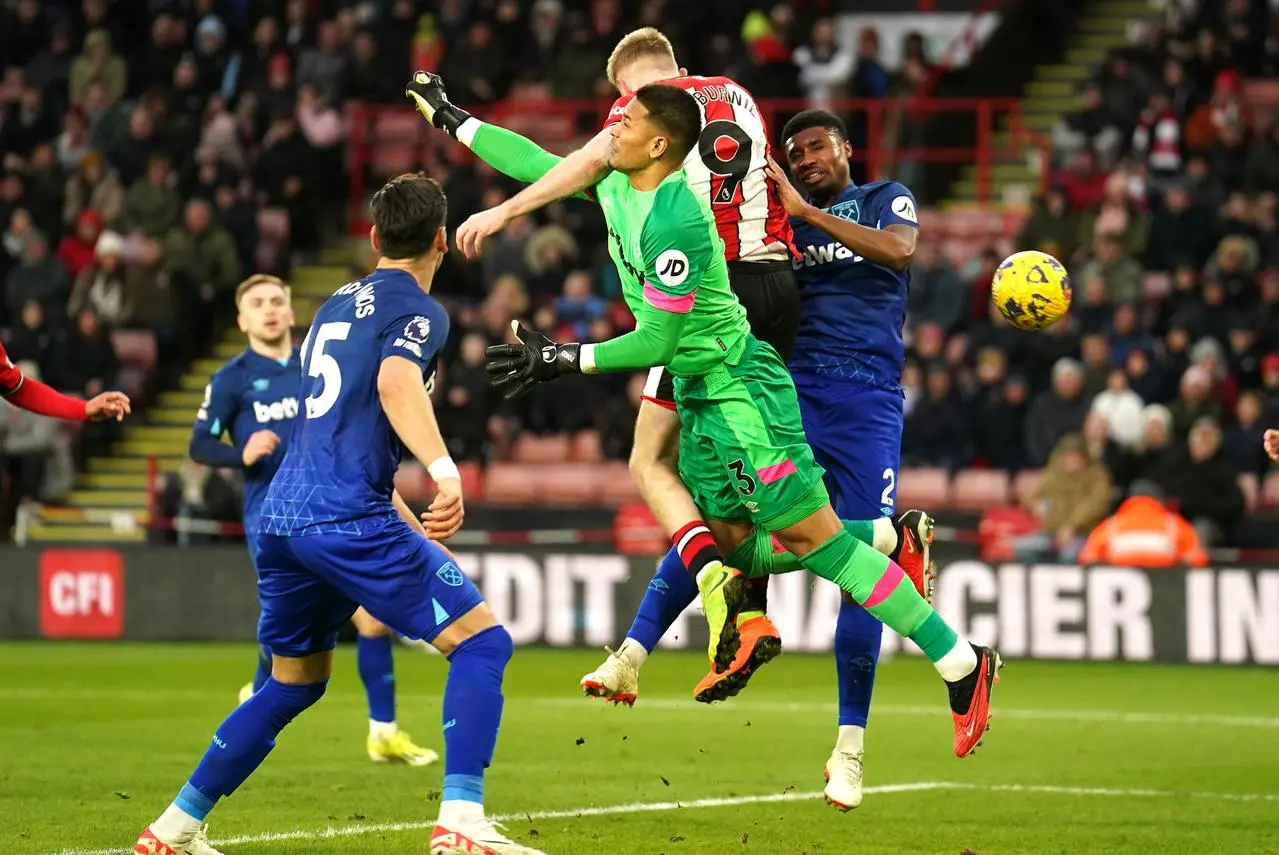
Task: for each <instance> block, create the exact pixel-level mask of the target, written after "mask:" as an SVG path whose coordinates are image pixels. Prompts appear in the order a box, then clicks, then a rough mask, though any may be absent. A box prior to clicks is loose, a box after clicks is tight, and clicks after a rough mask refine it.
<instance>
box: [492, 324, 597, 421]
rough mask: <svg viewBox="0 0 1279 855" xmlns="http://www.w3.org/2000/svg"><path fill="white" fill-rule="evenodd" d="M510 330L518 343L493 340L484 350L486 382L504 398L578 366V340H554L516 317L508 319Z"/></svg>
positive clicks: (579, 366)
mask: <svg viewBox="0 0 1279 855" xmlns="http://www.w3.org/2000/svg"><path fill="white" fill-rule="evenodd" d="M511 330H512V332H514V333H515V338H516V340H517V341H518V342H519V344H495V345H493V346H492V347H490V348H488V349H487V350H486V351H484V355H485V357H486V361H485V363H484V367H485V368H486V369H488V373H489V385H490V386H492V387H493V388H495V389H499V390H501V392H502V395H503V397H505V398H506V399H507V400H508V401H510V400H513V399H515V398H518V397H519V396H520V395H523V394H524V393H525V392H527V391H528V390H529V389H532V388H533V387H534V386H536V385H537V384H538V383H545V382H546V381H547V380H554V379H555V378H556V377H559V376H560V375H561V374H570V373H575V372H580V371H581V370H582V367H581V364H580V358H581V350H582V346H581V345H580V344H556V343H555V342H553V341H551V340H550V339H549V338H547V337H546V336H544V335H542V334H541V333H540V332H538V331H537V330H531V329H528V328H527V327H525V326H524V325H523V324H521V323H520V322H519V321H511Z"/></svg>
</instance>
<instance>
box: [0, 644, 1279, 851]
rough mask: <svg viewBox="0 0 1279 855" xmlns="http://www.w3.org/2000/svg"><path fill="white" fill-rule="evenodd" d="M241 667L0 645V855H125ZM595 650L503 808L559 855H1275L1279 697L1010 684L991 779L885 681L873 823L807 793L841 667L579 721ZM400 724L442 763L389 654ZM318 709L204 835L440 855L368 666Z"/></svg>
mask: <svg viewBox="0 0 1279 855" xmlns="http://www.w3.org/2000/svg"><path fill="white" fill-rule="evenodd" d="M253 656H254V651H253V648H252V647H249V646H247V645H226V646H221V645H218V646H211V645H204V646H196V645H163V646H161V645H101V646H97V645H84V644H50V643H28V644H7V645H0V701H2V703H0V853H3V855H18V853H24V855H50V853H55V852H59V853H60V852H64V851H65V852H66V853H67V854H68V855H87V853H90V852H92V853H94V855H108V853H114V852H120V853H125V852H128V851H129V850H130V847H131V846H132V844H133V841H134V840H135V839H136V836H137V834H138V832H139V831H140V830H141V829H142V828H143V827H144V826H145V825H146V824H147V823H148V822H149V821H150V820H151V819H153V818H154V817H155V816H156V815H157V814H158V813H159V811H160V810H161V809H163V808H164V806H165V805H167V804H168V802H169V800H170V799H171V798H172V797H173V795H174V793H175V792H176V791H177V789H178V787H179V786H180V785H181V784H182V782H183V781H184V780H185V778H186V776H187V774H188V773H189V772H190V770H191V768H192V767H193V765H194V763H195V761H196V760H197V758H198V757H199V755H200V753H201V752H202V751H203V750H204V749H205V747H206V746H207V744H208V740H209V737H210V735H211V734H212V731H213V729H214V728H215V727H216V725H217V724H218V722H219V721H220V720H221V719H222V718H223V717H224V716H225V715H226V713H227V712H228V711H229V710H230V709H231V706H232V704H233V703H234V701H235V694H236V690H237V689H238V688H239V686H240V685H241V684H242V683H243V682H244V681H245V680H247V679H248V677H249V675H250V672H251V670H252V668H253ZM599 657H600V654H598V653H596V652H592V651H552V650H521V651H518V652H517V653H516V657H515V659H514V660H513V662H512V663H511V667H510V669H509V670H508V672H507V694H506V711H505V718H504V721H503V726H502V734H501V738H500V740H499V743H498V751H497V759H496V761H495V764H494V768H493V769H492V771H491V773H490V776H489V784H488V804H489V809H490V811H491V812H492V813H497V814H503V815H506V816H507V817H508V818H507V821H506V827H507V830H508V832H509V833H510V834H511V835H512V836H513V837H516V838H518V839H520V840H523V841H525V842H527V843H530V844H532V845H535V846H538V847H539V848H542V849H545V850H546V851H547V852H548V853H550V855H576V853H636V855H650V854H651V855H657V853H666V855H694V853H705V855H710V853H715V855H721V853H741V854H742V855H763V853H770V855H771V853H777V855H801V853H811V855H818V854H819V853H830V855H837V854H838V855H843V854H844V853H857V855H881V853H882V855H911V853H920V855H924V854H925V853H926V855H945V854H946V853H951V855H959V853H961V852H971V853H976V855H1031V853H1034V855H1038V853H1052V854H1053V855H1057V853H1071V855H1075V854H1076V853H1133V855H1137V853H1141V855H1147V853H1195V855H1208V853H1223V855H1224V854H1225V853H1230V855H1239V854H1240V853H1265V852H1279V683H1276V674H1275V673H1274V671H1273V669H1272V670H1266V669H1253V670H1238V669H1226V668H1215V669H1207V668H1174V667H1161V666H1131V665H1113V666H1112V665H1084V664H1079V665H1073V664H1072V665H1067V664H1042V663H1028V662H1016V661H1014V662H1011V663H1009V667H1008V669H1007V670H1006V671H1005V672H1004V680H1003V682H1002V683H1001V684H1000V686H999V688H998V689H997V690H996V694H995V703H994V707H995V711H996V718H995V728H994V730H993V733H992V734H991V736H990V737H988V738H987V740H986V744H985V745H984V746H983V747H982V749H981V751H979V752H978V754H977V756H976V757H973V758H971V759H967V760H962V761H961V760H957V759H955V758H954V757H953V756H951V753H950V742H951V736H950V723H949V718H948V716H946V715H945V712H946V709H945V693H944V691H943V690H942V688H941V685H940V684H939V682H938V680H937V678H936V677H935V675H934V673H933V671H932V669H931V668H930V667H929V666H928V665H927V664H926V663H923V662H920V661H918V660H916V659H908V658H904V657H899V658H898V659H897V660H895V661H892V662H889V663H885V664H884V665H882V666H881V669H880V677H879V685H878V687H877V689H876V707H875V711H874V712H873V714H872V721H871V727H870V730H869V731H868V735H867V755H866V763H867V766H866V784H867V787H868V793H867V796H866V800H865V802H864V803H863V805H862V807H861V808H860V809H859V810H857V811H854V812H852V813H849V814H841V813H839V812H837V811H835V810H833V809H832V808H829V807H827V806H826V805H824V804H823V803H822V801H821V800H820V796H819V795H818V793H819V792H820V790H821V786H822V778H821V774H822V764H823V762H824V760H825V759H826V757H827V755H828V753H829V751H830V747H831V744H832V741H833V737H834V725H835V718H834V703H833V701H834V674H833V667H832V665H831V662H830V660H829V659H828V658H826V657H807V656H798V655H796V656H784V657H782V658H781V659H780V660H779V661H778V662H776V663H775V664H773V665H770V666H769V667H768V668H767V669H765V670H763V671H761V672H760V674H759V675H758V677H757V679H756V681H755V682H754V683H753V684H752V686H751V687H750V689H748V690H747V692H746V693H744V694H743V695H741V696H740V697H738V698H737V699H735V700H733V701H730V702H728V703H725V704H721V705H717V706H715V707H713V708H707V707H703V706H700V705H698V704H695V703H693V702H692V701H691V699H690V692H691V688H692V686H693V684H694V682H695V681H696V680H697V678H698V677H700V676H701V674H702V673H703V671H704V668H705V659H704V658H702V657H699V656H697V655H696V654H692V653H670V652H659V653H658V654H657V655H655V656H654V657H653V658H652V659H651V660H650V661H649V663H648V665H647V666H646V667H645V670H644V673H643V677H642V680H641V693H640V700H639V703H638V705H637V706H636V707H635V708H634V709H625V708H618V709H615V708H612V707H605V706H604V705H602V704H600V703H599V702H597V701H592V700H587V699H584V698H580V697H578V696H577V680H578V677H579V676H580V675H581V674H582V673H584V672H586V671H587V670H589V669H590V668H591V667H593V666H594V665H595V664H596V663H597V661H598V660H599ZM396 668H397V675H398V684H399V690H400V712H399V718H400V722H401V725H402V726H403V727H405V728H406V729H408V730H410V731H411V732H412V733H413V734H414V736H415V737H417V740H418V741H419V742H421V743H423V744H427V745H431V746H436V747H438V746H439V744H440V736H439V719H440V692H441V690H442V687H443V680H444V675H445V663H444V661H443V660H442V659H440V658H439V657H436V656H430V655H427V654H424V653H421V652H419V651H416V650H410V649H400V650H397V654H396ZM336 670H337V673H336V675H335V676H334V679H333V682H332V684H331V685H330V688H329V691H328V694H327V695H326V697H325V698H324V700H323V701H322V702H321V703H320V704H319V705H317V706H316V707H314V708H313V709H311V710H310V711H308V712H307V713H305V714H304V715H303V716H302V717H301V718H300V719H299V720H298V721H297V722H295V723H294V724H293V725H292V726H291V727H290V728H289V729H288V730H287V731H286V732H285V733H284V734H283V735H282V737H281V739H280V742H279V746H278V747H277V748H276V750H275V751H274V752H273V753H272V755H271V756H270V757H269V758H268V759H267V762H266V763H265V765H264V766H263V767H262V769H261V770H259V772H258V774H257V775H255V776H254V777H253V778H251V779H250V780H249V781H248V783H246V784H245V785H244V786H243V787H242V788H241V789H240V791H239V792H237V793H236V794H235V795H234V796H233V797H232V798H230V799H227V800H225V801H223V802H222V803H221V804H220V805H219V806H218V808H217V809H216V810H215V811H214V812H213V814H212V815H211V816H210V820H211V825H210V836H211V837H212V838H213V840H214V842H215V843H218V841H224V842H223V843H220V844H219V846H220V848H222V849H223V850H224V851H225V852H226V853H227V855H286V853H288V855H292V853H302V852H305V853H321V855H338V853H343V855H348V853H349V855H363V853H370V855H371V853H378V855H382V853H388V852H393V853H400V852H405V853H414V852H416V853H425V852H426V840H427V837H428V835H429V825H430V820H431V819H432V818H433V817H434V814H435V811H436V805H435V804H434V803H433V800H434V799H438V797H439V786H440V775H441V770H440V767H438V766H435V767H430V768H427V769H411V768H405V767H387V766H375V765H373V764H372V763H370V762H368V760H367V759H366V758H365V755H364V736H365V731H366V727H367V725H366V723H365V722H366V719H365V715H366V711H365V707H364V697H363V692H362V690H361V688H360V686H359V682H358V679H357V677H356V674H355V662H354V651H353V650H352V649H351V648H343V649H340V650H339V652H338V662H337V668H336Z"/></svg>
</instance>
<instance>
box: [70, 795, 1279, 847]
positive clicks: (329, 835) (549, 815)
mask: <svg viewBox="0 0 1279 855" xmlns="http://www.w3.org/2000/svg"><path fill="white" fill-rule="evenodd" d="M924 790H967V791H981V792H993V793H1023V794H1032V795H1057V796H1103V797H1106V798H1178V799H1211V800H1216V801H1229V802H1279V794H1273V793H1210V792H1180V791H1177V790H1150V789H1122V788H1112V787H1059V786H1049V785H1041V784H965V783H959V782H954V781H915V782H913V783H906V784H886V785H884V786H880V787H866V788H865V790H864V792H865V794H866V795H869V796H875V795H890V794H893V793H917V792H922V791H924ZM820 798H822V792H821V791H820V790H813V791H810V792H796V791H793V790H792V791H789V792H784V793H766V794H763V795H757V796H722V797H715V798H706V799H693V800H692V801H686V802H681V801H672V802H630V803H627V804H618V805H598V806H596V805H591V806H586V807H580V808H569V809H567V810H543V811H528V812H524V813H508V814H501V815H498V816H494V817H492V819H494V820H496V821H498V822H508V823H510V822H520V821H524V822H535V821H537V820H542V819H579V818H588V817H594V816H616V815H619V814H635V813H655V812H658V811H668V810H693V809H700V808H717V807H735V806H738V805H753V804H768V803H773V802H799V801H814V800H817V799H820ZM434 825H435V823H434V822H433V821H430V820H427V821H416V822H384V823H369V824H361V825H345V826H342V827H341V828H334V827H331V826H330V827H329V828H322V829H316V830H310V831H308V830H302V829H299V830H296V831H275V832H266V833H262V834H244V835H240V836H239V837H227V838H223V839H221V840H214V841H211V842H212V843H213V845H214V846H237V845H239V844H242V843H272V842H279V841H287V840H334V839H337V838H342V837H358V836H361V835H365V834H385V833H388V832H397V831H421V830H423V829H428V828H432V827H433V826H434ZM132 851H133V850H132V849H125V848H118V847H117V848H111V849H63V850H62V851H60V852H54V853H48V855H130V853H131V852H132Z"/></svg>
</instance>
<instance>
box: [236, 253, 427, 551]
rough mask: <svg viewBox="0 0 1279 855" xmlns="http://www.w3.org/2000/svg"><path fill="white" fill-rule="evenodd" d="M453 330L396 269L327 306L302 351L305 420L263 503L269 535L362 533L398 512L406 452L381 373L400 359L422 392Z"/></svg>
mask: <svg viewBox="0 0 1279 855" xmlns="http://www.w3.org/2000/svg"><path fill="white" fill-rule="evenodd" d="M448 332H449V319H448V313H446V312H445V311H444V308H443V307H442V306H441V305H440V304H439V303H438V302H436V301H435V299H434V298H433V297H431V296H430V295H428V294H427V293H426V292H424V291H423V290H422V289H421V288H419V287H418V284H417V282H416V280H414V279H413V277H412V276H410V275H409V274H407V273H405V272H403V271H400V270H375V271H373V272H372V273H370V274H369V275H368V276H366V277H364V278H363V279H361V280H359V281H357V282H351V283H349V284H347V285H343V286H342V287H341V288H339V289H338V290H337V291H336V292H334V294H333V296H331V297H329V299H328V300H326V301H325V303H324V305H323V306H321V307H320V309H319V311H317V312H316V313H315V320H314V321H313V322H312V323H311V331H310V332H309V333H307V337H306V341H305V342H304V343H303V345H302V375H301V387H300V391H299V392H298V396H299V398H301V400H302V402H301V404H300V408H301V412H300V413H299V414H298V418H297V420H296V421H295V422H294V424H293V435H292V437H290V439H289V449H288V451H287V452H286V453H285V455H284V460H283V461H281V463H280V468H279V471H277V472H276V474H275V478H274V479H273V480H272V481H271V486H270V488H269V489H268V490H267V494H266V501H265V502H264V503H263V505H262V517H261V531H262V533H263V534H276V535H283V536H296V535H310V534H360V533H362V532H363V531H364V528H365V525H364V523H365V522H366V521H368V520H372V519H378V520H380V518H381V517H383V516H384V515H386V514H394V513H395V508H394V506H393V505H392V504H391V491H392V490H393V489H394V486H395V485H394V478H395V470H396V469H397V468H398V467H399V464H400V455H401V453H402V451H403V447H402V445H401V443H400V439H399V437H398V436H396V434H395V431H394V430H392V428H391V423H390V421H389V420H388V419H387V417H386V413H384V412H383V411H382V403H381V401H380V399H379V398H378V392H377V376H378V369H379V368H380V367H381V365H382V361H383V360H384V359H388V358H390V357H392V356H399V357H403V358H405V359H408V360H411V361H412V362H414V363H415V364H417V365H418V367H419V368H420V369H421V371H422V380H423V383H424V384H426V383H427V382H428V380H427V378H428V376H430V375H432V374H433V372H434V368H435V358H436V355H437V354H438V353H439V351H440V349H441V348H442V347H443V346H444V342H445V339H447V338H448Z"/></svg>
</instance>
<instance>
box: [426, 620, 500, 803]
mask: <svg viewBox="0 0 1279 855" xmlns="http://www.w3.org/2000/svg"><path fill="white" fill-rule="evenodd" d="M514 650H515V648H514V646H513V645H512V643H511V634H510V633H509V632H507V631H506V628H505V627H501V626H492V627H489V628H488V629H484V630H481V631H480V632H477V633H476V634H475V635H472V636H471V637H470V638H468V639H466V640H465V641H463V642H462V643H461V644H459V645H458V646H457V647H454V648H453V652H452V653H450V654H449V676H448V681H447V682H446V683H445V684H444V704H443V706H444V793H443V800H444V801H458V800H460V801H466V802H475V803H477V804H483V803H484V770H485V769H487V768H488V767H489V764H490V763H492V762H493V749H494V748H495V747H496V746H497V730H498V726H499V725H500V724H501V723H502V674H503V672H505V671H506V663H507V662H509V661H510V659H511V654H512V653H513V652H514Z"/></svg>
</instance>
